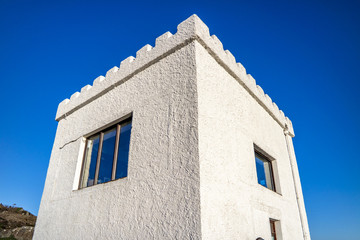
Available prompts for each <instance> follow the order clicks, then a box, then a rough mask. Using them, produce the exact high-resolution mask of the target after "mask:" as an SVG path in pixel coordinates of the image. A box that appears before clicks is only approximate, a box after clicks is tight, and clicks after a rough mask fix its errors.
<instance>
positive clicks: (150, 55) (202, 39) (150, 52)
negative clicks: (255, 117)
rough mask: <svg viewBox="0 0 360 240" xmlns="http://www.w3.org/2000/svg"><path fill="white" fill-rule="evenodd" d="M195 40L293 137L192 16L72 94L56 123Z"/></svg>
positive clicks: (264, 96) (250, 79)
mask: <svg viewBox="0 0 360 240" xmlns="http://www.w3.org/2000/svg"><path fill="white" fill-rule="evenodd" d="M193 40H197V41H198V42H199V43H200V44H201V45H203V47H204V48H205V49H206V50H207V51H208V52H209V53H210V55H212V56H213V57H214V58H215V59H216V61H217V62H218V63H219V64H220V65H222V66H223V67H224V68H225V70H227V72H228V73H229V74H231V75H232V76H233V77H234V78H235V79H236V80H237V81H238V82H239V83H240V84H241V85H242V86H243V87H244V88H245V89H246V90H247V91H248V92H249V93H250V94H251V95H252V96H253V97H254V98H255V100H257V102H258V103H259V104H260V105H261V106H262V107H263V108H264V109H265V110H266V111H267V112H268V113H269V114H270V115H271V116H272V117H273V118H274V120H275V121H276V122H278V123H279V124H280V126H282V127H283V128H284V129H285V128H287V130H288V132H289V135H290V136H292V137H294V136H295V134H294V130H293V126H292V122H291V121H290V119H289V118H287V117H285V114H284V113H283V111H281V110H279V108H278V106H277V105H276V104H275V103H274V102H273V101H272V100H271V98H270V97H269V95H267V94H264V91H263V90H262V88H261V87H260V86H258V85H256V81H255V79H254V78H253V77H252V76H251V75H250V74H247V73H246V69H245V68H244V67H243V66H242V64H241V63H237V62H236V59H235V57H234V56H233V55H232V54H231V52H230V51H228V50H224V48H223V45H222V43H221V41H220V40H219V39H218V38H217V37H216V36H215V35H212V36H210V32H209V28H208V27H207V26H206V24H205V23H204V22H203V21H202V20H201V19H200V18H199V17H198V16H197V15H196V14H193V15H192V16H190V17H189V18H187V19H186V20H185V21H183V22H181V23H180V24H179V25H178V26H177V32H176V34H174V35H173V34H171V33H170V32H166V33H164V34H163V35H161V36H159V37H157V38H156V41H155V47H152V46H151V45H149V44H147V45H145V46H144V47H142V48H141V49H140V50H138V51H137V52H136V58H134V57H133V56H130V57H128V58H126V59H125V60H123V61H122V62H121V64H120V66H119V67H113V68H112V69H110V70H109V71H107V73H106V75H105V77H104V76H99V77H97V78H96V79H95V80H94V81H93V85H92V86H91V85H86V86H85V87H83V88H81V91H80V92H75V93H74V94H73V95H71V97H70V99H65V100H63V101H62V102H61V103H60V104H59V106H58V109H57V113H56V117H55V120H56V121H60V120H61V119H63V118H65V117H66V116H68V115H70V114H71V113H72V112H74V111H76V110H77V109H79V108H81V107H82V106H84V105H86V104H87V103H89V102H90V101H92V100H94V99H96V98H98V97H100V96H102V95H104V94H105V93H106V92H108V91H110V90H111V89H113V88H114V87H116V86H118V85H120V84H122V83H123V82H125V81H126V80H128V79H130V78H131V77H133V76H134V75H136V74H137V73H139V72H141V71H142V70H144V69H145V68H147V67H149V66H151V65H152V64H153V63H155V62H157V61H159V60H160V59H162V58H164V57H166V56H167V55H169V54H171V53H172V52H174V51H176V50H177V49H179V48H181V47H183V46H185V45H187V44H188V43H190V42H192V41H193Z"/></svg>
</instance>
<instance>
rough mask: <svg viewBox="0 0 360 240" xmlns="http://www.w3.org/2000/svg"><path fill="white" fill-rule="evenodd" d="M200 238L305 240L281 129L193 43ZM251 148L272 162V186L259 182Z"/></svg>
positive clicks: (237, 84) (220, 67) (211, 58)
mask: <svg viewBox="0 0 360 240" xmlns="http://www.w3.org/2000/svg"><path fill="white" fill-rule="evenodd" d="M196 46H197V47H196V56H197V58H196V59H197V80H198V81H197V82H198V99H199V103H198V104H199V107H198V108H199V154H200V189H201V190H200V195H201V228H202V234H203V239H256V238H257V237H263V238H264V239H270V225H269V218H273V219H277V220H280V222H281V225H282V226H281V227H282V236H283V239H293V240H295V239H303V235H302V229H301V223H300V218H299V212H298V208H297V202H296V196H295V192H294V183H293V180H292V175H291V167H290V161H289V157H288V152H287V147H286V141H285V135H284V131H283V128H282V127H281V126H280V125H279V124H278V123H277V122H276V121H275V120H274V119H273V118H272V117H271V116H270V115H269V114H268V113H267V112H266V111H265V110H264V108H263V107H262V106H261V105H260V104H259V103H258V102H257V101H255V99H254V98H253V97H252V96H251V95H250V94H249V93H248V92H247V91H246V90H245V89H244V88H243V87H242V86H241V85H240V84H239V83H238V82H237V81H236V80H235V79H234V78H233V77H232V76H230V75H229V74H228V73H227V71H226V70H225V69H224V68H223V67H222V66H220V65H219V64H218V63H217V62H216V61H215V59H214V58H213V57H211V56H210V55H209V53H208V52H207V51H206V50H205V49H204V48H203V46H201V45H200V44H198V43H197V44H196ZM254 144H256V145H257V146H258V147H260V148H261V149H262V150H264V151H265V152H266V153H267V154H269V155H270V156H272V157H273V158H275V159H276V166H275V170H276V171H275V172H276V175H277V176H278V178H277V179H276V180H277V181H276V187H277V190H278V191H279V192H281V194H279V193H276V192H273V191H271V190H269V189H267V188H265V187H263V186H261V185H259V184H258V183H257V176H256V166H255V158H254Z"/></svg>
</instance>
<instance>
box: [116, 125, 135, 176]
mask: <svg viewBox="0 0 360 240" xmlns="http://www.w3.org/2000/svg"><path fill="white" fill-rule="evenodd" d="M130 134H131V122H128V123H125V124H122V125H121V130H120V142H119V152H118V159H117V165H116V174H115V178H116V179H117V178H123V177H126V176H127V170H128V159H129V147H130Z"/></svg>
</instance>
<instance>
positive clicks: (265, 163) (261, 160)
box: [255, 150, 276, 191]
mask: <svg viewBox="0 0 360 240" xmlns="http://www.w3.org/2000/svg"><path fill="white" fill-rule="evenodd" d="M255 163H256V174H257V179H258V183H259V184H260V185H262V186H264V187H266V188H269V189H271V190H273V191H276V189H275V181H274V173H273V167H272V163H271V160H270V159H269V158H268V157H266V156H265V155H264V154H262V153H260V152H259V151H257V150H255Z"/></svg>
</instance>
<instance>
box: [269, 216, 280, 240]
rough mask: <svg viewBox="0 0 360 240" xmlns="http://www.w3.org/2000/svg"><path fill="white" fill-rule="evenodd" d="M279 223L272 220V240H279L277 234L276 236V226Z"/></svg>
mask: <svg viewBox="0 0 360 240" xmlns="http://www.w3.org/2000/svg"><path fill="white" fill-rule="evenodd" d="M278 222H279V221H276V220H273V219H270V232H271V240H278V238H277V236H278V235H277V234H276V225H278Z"/></svg>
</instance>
